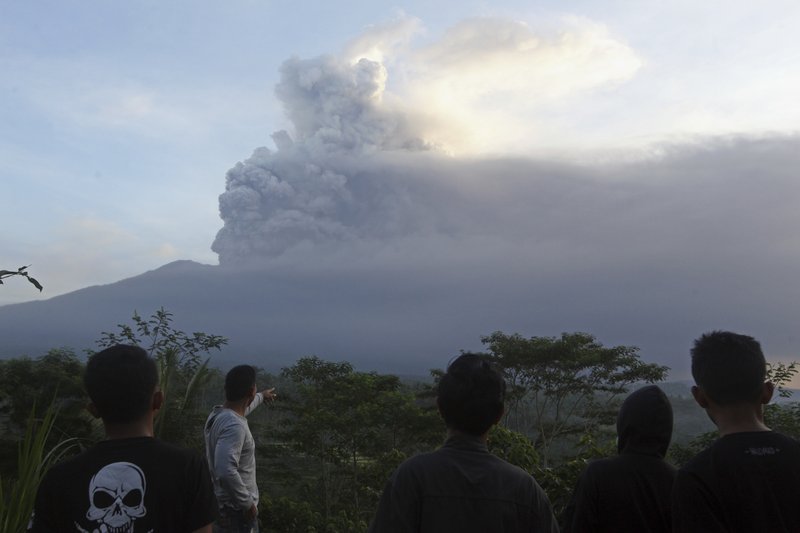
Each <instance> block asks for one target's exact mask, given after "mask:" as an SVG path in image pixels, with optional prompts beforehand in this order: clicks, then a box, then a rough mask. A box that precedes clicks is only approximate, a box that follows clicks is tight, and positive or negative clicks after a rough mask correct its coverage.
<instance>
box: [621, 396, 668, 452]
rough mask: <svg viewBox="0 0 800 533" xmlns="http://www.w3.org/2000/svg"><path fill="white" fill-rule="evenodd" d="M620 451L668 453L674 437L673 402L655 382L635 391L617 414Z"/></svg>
mask: <svg viewBox="0 0 800 533" xmlns="http://www.w3.org/2000/svg"><path fill="white" fill-rule="evenodd" d="M617 437H618V440H617V451H619V453H635V454H639V455H653V456H658V457H662V458H663V457H664V456H665V455H666V454H667V448H669V442H670V440H671V439H672V406H671V405H670V403H669V399H668V398H667V395H666V394H664V391H662V390H661V389H660V388H658V387H656V386H655V385H648V386H647V387H642V388H641V389H639V390H637V391H635V392H633V393H631V395H630V396H628V397H627V398H626V399H625V401H624V402H622V407H620V409H619V415H617Z"/></svg>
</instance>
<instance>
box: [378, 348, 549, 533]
mask: <svg viewBox="0 0 800 533" xmlns="http://www.w3.org/2000/svg"><path fill="white" fill-rule="evenodd" d="M505 390H506V385H505V382H504V381H503V377H502V376H501V375H500V373H499V372H497V371H496V370H495V369H494V368H492V367H491V365H489V363H488V362H486V360H485V359H484V358H483V357H482V356H480V355H476V354H463V355H461V356H459V357H458V358H456V359H455V360H454V361H453V362H452V363H450V366H448V368H447V372H446V373H445V374H444V376H442V378H441V380H440V381H439V387H438V393H437V399H436V403H437V405H438V406H439V413H440V414H441V415H442V418H443V419H444V422H445V424H446V426H447V433H448V438H447V441H446V442H445V444H444V446H442V448H440V449H438V450H436V451H435V452H432V453H425V454H421V455H417V456H415V457H412V458H410V459H408V460H407V461H405V462H404V463H403V464H401V465H400V466H399V467H398V468H397V470H396V471H395V472H394V474H392V476H391V478H390V479H389V482H388V483H387V484H386V488H385V489H384V491H383V495H382V496H381V499H380V502H379V504H378V510H377V513H376V514H375V518H374V519H373V521H372V525H371V526H370V528H369V531H370V533H411V532H414V533H509V532H519V533H522V532H525V533H535V532H543V533H557V532H558V525H557V524H556V520H555V518H554V517H553V510H552V508H551V506H550V502H549V501H548V499H547V496H545V494H544V492H543V491H542V489H541V487H540V486H539V484H538V483H536V480H534V479H533V477H532V476H531V475H530V474H529V473H527V472H526V471H524V470H522V469H521V468H519V467H516V466H514V465H511V464H509V463H507V462H505V461H503V460H502V459H500V458H498V457H495V456H494V455H492V454H490V453H489V450H488V449H487V447H486V442H487V434H488V433H489V429H490V428H491V427H492V426H494V425H495V424H497V422H499V421H500V418H501V417H502V416H503V411H504V401H505Z"/></svg>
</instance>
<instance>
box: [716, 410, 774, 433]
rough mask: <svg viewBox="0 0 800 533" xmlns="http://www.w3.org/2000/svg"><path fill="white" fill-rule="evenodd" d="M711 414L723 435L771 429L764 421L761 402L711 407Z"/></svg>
mask: <svg viewBox="0 0 800 533" xmlns="http://www.w3.org/2000/svg"><path fill="white" fill-rule="evenodd" d="M709 416H710V417H711V420H713V421H714V423H715V424H716V425H717V429H719V434H720V435H722V436H723V437H724V436H725V435H731V434H734V433H745V432H753V431H771V430H770V428H768V427H767V425H766V424H765V423H764V410H763V407H762V406H761V405H760V404H759V405H758V406H753V405H732V406H725V407H716V408H715V409H709Z"/></svg>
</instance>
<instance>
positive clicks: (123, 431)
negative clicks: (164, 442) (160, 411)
mask: <svg viewBox="0 0 800 533" xmlns="http://www.w3.org/2000/svg"><path fill="white" fill-rule="evenodd" d="M103 426H104V427H105V430H106V438H108V440H114V439H132V438H136V437H154V436H155V433H154V431H153V420H152V419H149V420H146V419H145V420H138V421H136V422H130V423H127V424H106V423H103Z"/></svg>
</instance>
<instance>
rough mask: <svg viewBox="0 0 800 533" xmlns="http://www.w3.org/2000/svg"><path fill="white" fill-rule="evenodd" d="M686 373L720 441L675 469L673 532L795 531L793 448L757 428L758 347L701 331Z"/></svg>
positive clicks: (761, 368) (761, 363)
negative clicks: (690, 364)
mask: <svg viewBox="0 0 800 533" xmlns="http://www.w3.org/2000/svg"><path fill="white" fill-rule="evenodd" d="M692 375H693V376H694V380H695V383H696V385H695V386H694V387H692V394H693V395H694V398H695V400H696V401H697V403H698V404H699V405H700V407H702V408H703V409H705V410H706V412H707V413H708V416H709V417H710V418H711V420H712V421H713V422H714V424H716V426H717V428H718V429H719V433H720V438H719V439H717V440H716V441H715V442H714V443H713V444H712V445H711V446H710V447H709V448H708V449H706V450H704V451H702V452H700V453H699V454H698V455H697V456H696V457H694V458H693V459H692V460H691V461H689V463H687V464H686V466H684V467H683V468H681V469H680V470H679V471H678V475H677V477H676V479H675V485H674V486H673V492H672V502H673V517H672V520H673V530H674V531H677V532H684V531H685V532H689V531H692V532H694V531H703V532H718V531H719V532H722V531H725V532H737V531H742V532H745V531H746V532H753V531H769V532H771V533H772V532H781V531H785V532H789V531H791V532H797V531H800V505H798V495H799V494H800V443H798V442H797V441H795V440H794V439H791V438H789V437H787V436H785V435H781V434H780V433H777V432H774V431H771V430H770V429H769V428H768V427H767V426H766V425H765V424H764V409H763V406H764V404H767V403H769V401H770V399H771V398H772V393H773V388H774V387H773V384H772V383H770V382H766V381H765V379H766V362H765V359H764V354H763V353H762V351H761V346H760V345H759V343H758V342H757V341H756V340H755V339H754V338H752V337H748V336H746V335H739V334H736V333H731V332H727V331H714V332H711V333H707V334H705V335H703V336H702V337H700V338H699V339H697V340H696V341H695V344H694V348H693V349H692Z"/></svg>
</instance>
